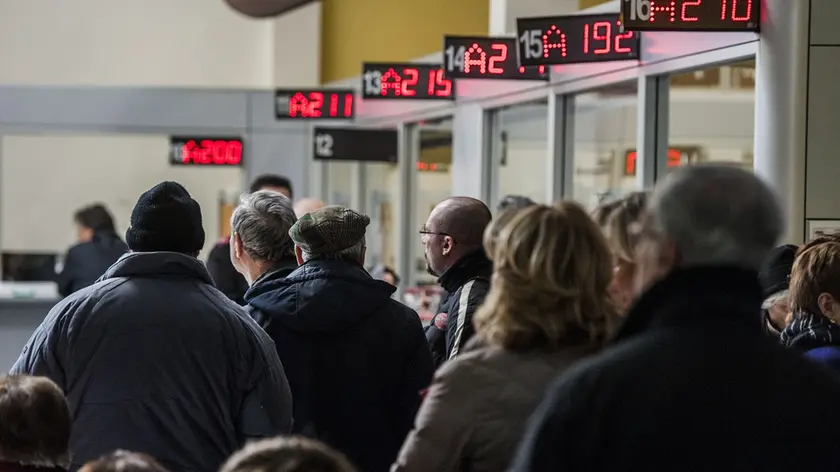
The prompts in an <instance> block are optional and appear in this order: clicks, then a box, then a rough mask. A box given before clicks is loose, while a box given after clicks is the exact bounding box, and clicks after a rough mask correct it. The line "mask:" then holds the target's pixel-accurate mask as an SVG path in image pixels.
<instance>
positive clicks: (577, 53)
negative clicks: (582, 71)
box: [516, 14, 640, 66]
mask: <svg viewBox="0 0 840 472" xmlns="http://www.w3.org/2000/svg"><path fill="white" fill-rule="evenodd" d="M516 31H517V35H518V38H517V40H518V42H519V48H518V49H519V51H518V52H519V64H520V65H523V66H539V65H550V64H578V63H586V62H605V61H623V60H634V59H639V49H640V46H639V34H638V33H634V32H632V31H622V28H621V21H619V19H618V15H615V14H605V15H570V16H557V17H548V18H517V20H516Z"/></svg>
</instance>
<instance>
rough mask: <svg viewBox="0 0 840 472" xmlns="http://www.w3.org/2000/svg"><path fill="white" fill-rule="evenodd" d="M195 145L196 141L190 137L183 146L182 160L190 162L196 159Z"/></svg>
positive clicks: (186, 162) (185, 162)
mask: <svg viewBox="0 0 840 472" xmlns="http://www.w3.org/2000/svg"><path fill="white" fill-rule="evenodd" d="M195 146H196V144H195V141H193V140H192V139H190V140H189V141H187V142H186V144H184V146H183V147H181V162H183V163H184V164H189V163H190V161H191V160H193V159H195V157H194V153H195Z"/></svg>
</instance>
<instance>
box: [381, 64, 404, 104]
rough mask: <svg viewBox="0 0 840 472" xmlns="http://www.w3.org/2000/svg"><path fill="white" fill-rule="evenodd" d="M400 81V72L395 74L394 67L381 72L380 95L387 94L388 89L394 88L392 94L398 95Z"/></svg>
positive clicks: (400, 90)
mask: <svg viewBox="0 0 840 472" xmlns="http://www.w3.org/2000/svg"><path fill="white" fill-rule="evenodd" d="M400 82H402V77H400V74H397V71H395V70H394V69H388V71H387V72H385V73H384V74H382V78H381V79H380V83H381V85H380V88H381V89H382V90H381V93H382V96H383V97H384V96H385V95H388V89H394V95H400V94H401V93H402V85H401V84H400Z"/></svg>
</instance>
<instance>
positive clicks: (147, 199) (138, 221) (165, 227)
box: [125, 182, 204, 255]
mask: <svg viewBox="0 0 840 472" xmlns="http://www.w3.org/2000/svg"><path fill="white" fill-rule="evenodd" d="M125 242H126V244H128V247H129V248H130V249H131V250H132V251H135V252H153V251H170V252H180V253H184V254H191V255H192V254H196V253H198V252H199V251H201V248H203V247H204V227H203V226H202V224H201V207H200V206H199V205H198V202H196V201H195V200H193V199H192V197H190V194H189V192H187V189H185V188H184V187H183V186H182V185H181V184H179V183H177V182H161V183H159V184H157V185H155V186H154V187H152V188H151V189H150V190H149V191H147V192H145V193H144V194H143V195H140V198H139V199H138V200H137V204H136V205H134V210H132V212H131V226H129V228H128V230H127V231H126V232H125Z"/></svg>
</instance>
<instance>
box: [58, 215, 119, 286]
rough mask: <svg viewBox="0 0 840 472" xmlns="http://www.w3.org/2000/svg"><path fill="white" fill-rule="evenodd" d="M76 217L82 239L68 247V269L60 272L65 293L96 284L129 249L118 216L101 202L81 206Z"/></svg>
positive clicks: (65, 268) (65, 261)
mask: <svg viewBox="0 0 840 472" xmlns="http://www.w3.org/2000/svg"><path fill="white" fill-rule="evenodd" d="M73 221H74V222H75V224H76V234H77V236H78V241H79V242H78V243H77V244H76V245H75V246H73V247H71V248H70V249H69V250H68V251H67V255H66V256H65V257H64V270H62V272H61V274H59V275H58V292H59V293H60V294H61V296H63V297H66V296H67V295H70V294H71V293H73V292H75V291H77V290H81V289H83V288H85V287H87V286H88V285H93V283H94V282H96V280H97V279H98V278H99V277H100V276H101V275H102V274H104V273H105V270H106V269H108V267H111V264H113V263H114V262H116V261H117V259H119V258H120V257H121V256H122V255H123V254H125V253H126V251H127V250H128V246H126V244H125V242H123V240H122V239H121V238H120V237H119V235H118V234H117V231H116V229H115V228H114V218H113V217H112V216H111V213H110V212H108V209H106V208H105V206H104V205H102V204H101V203H95V204H93V205H89V206H86V207H84V208H82V209H80V210H79V211H77V212H76V213H75V214H74V215H73Z"/></svg>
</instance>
